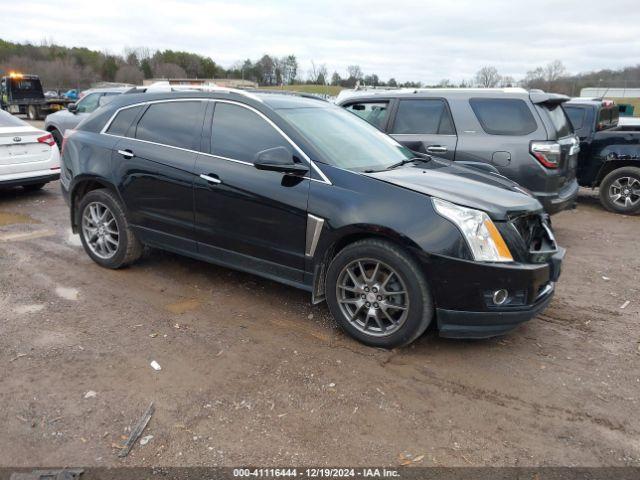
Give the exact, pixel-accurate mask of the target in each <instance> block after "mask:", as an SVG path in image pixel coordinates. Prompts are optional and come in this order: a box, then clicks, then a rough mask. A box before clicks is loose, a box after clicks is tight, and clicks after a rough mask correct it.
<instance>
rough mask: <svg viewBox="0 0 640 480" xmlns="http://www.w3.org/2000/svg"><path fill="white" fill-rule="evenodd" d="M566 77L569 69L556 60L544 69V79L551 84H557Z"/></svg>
mask: <svg viewBox="0 0 640 480" xmlns="http://www.w3.org/2000/svg"><path fill="white" fill-rule="evenodd" d="M566 75H567V69H566V68H564V65H563V64H562V62H561V61H560V60H554V61H553V62H551V63H549V64H547V66H546V67H544V77H545V80H546V81H547V82H549V83H552V82H555V81H556V80H559V79H560V78H562V77H564V76H566Z"/></svg>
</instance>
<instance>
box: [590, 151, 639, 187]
mask: <svg viewBox="0 0 640 480" xmlns="http://www.w3.org/2000/svg"><path fill="white" fill-rule="evenodd" d="M624 167H637V168H640V158H638V159H635V160H632V159H626V160H607V161H606V162H604V163H603V164H602V166H601V167H600V170H599V171H598V176H597V177H596V183H595V185H594V186H596V187H599V186H600V184H601V183H602V181H603V180H604V178H605V177H606V176H607V175H609V174H610V173H611V172H613V171H615V170H618V169H619V168H624Z"/></svg>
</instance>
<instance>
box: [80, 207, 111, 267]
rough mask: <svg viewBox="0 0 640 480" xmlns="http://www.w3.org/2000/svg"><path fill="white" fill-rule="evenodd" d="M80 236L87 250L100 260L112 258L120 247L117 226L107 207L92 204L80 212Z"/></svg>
mask: <svg viewBox="0 0 640 480" xmlns="http://www.w3.org/2000/svg"><path fill="white" fill-rule="evenodd" d="M82 234H83V236H84V239H85V241H86V243H87V246H88V247H89V249H90V250H91V251H92V252H93V254H94V255H96V256H97V257H100V258H102V259H105V260H107V259H109V258H111V257H113V256H114V255H115V254H116V252H117V251H118V246H119V245H120V234H119V232H118V224H117V222H116V219H115V217H114V216H113V213H112V212H111V210H109V207H107V206H106V205H105V204H104V203H100V202H92V203H90V204H88V205H87V206H86V207H85V208H84V212H82Z"/></svg>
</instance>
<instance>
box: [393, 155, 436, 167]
mask: <svg viewBox="0 0 640 480" xmlns="http://www.w3.org/2000/svg"><path fill="white" fill-rule="evenodd" d="M430 161H431V157H426V158H425V157H412V158H405V159H404V160H401V161H400V162H398V163H394V164H392V165H389V166H388V167H387V168H386V169H385V170H393V169H394V168H398V167H401V166H402V165H406V164H407V163H413V162H424V163H427V162H430Z"/></svg>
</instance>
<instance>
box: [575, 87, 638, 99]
mask: <svg viewBox="0 0 640 480" xmlns="http://www.w3.org/2000/svg"><path fill="white" fill-rule="evenodd" d="M580 96H581V97H587V98H601V97H606V98H640V88H607V87H588V88H583V89H582V90H580Z"/></svg>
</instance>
